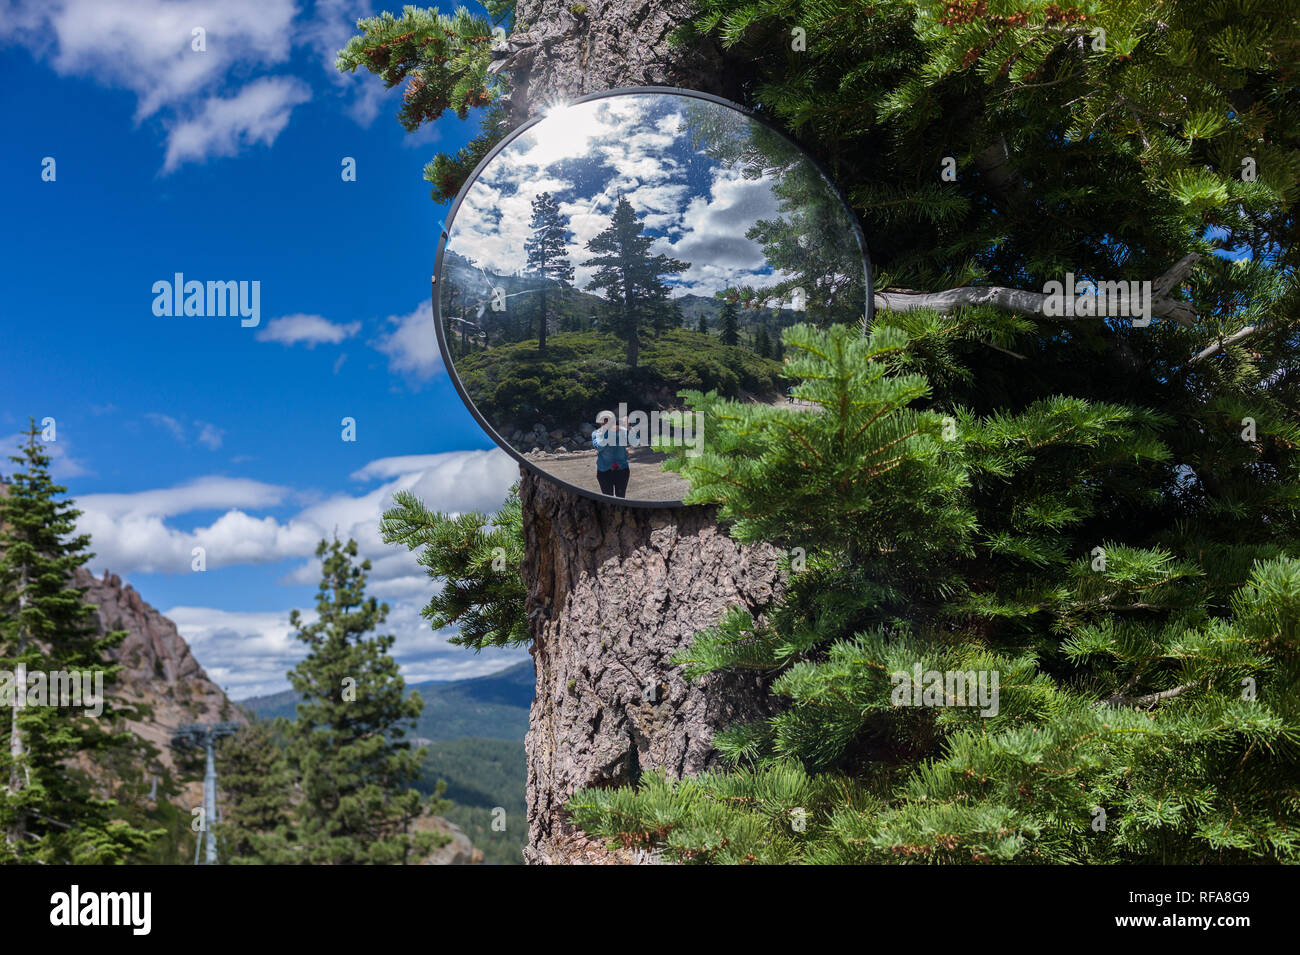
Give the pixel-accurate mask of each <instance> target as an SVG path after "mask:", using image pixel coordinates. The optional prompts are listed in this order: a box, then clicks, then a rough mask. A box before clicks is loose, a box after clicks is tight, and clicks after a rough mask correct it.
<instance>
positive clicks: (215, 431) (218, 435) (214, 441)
mask: <svg viewBox="0 0 1300 955" xmlns="http://www.w3.org/2000/svg"><path fill="white" fill-rule="evenodd" d="M194 424H195V426H196V427H198V429H199V436H198V439H197V440H198V442H199V444H201V445H203V446H204V447H205V448H209V449H211V450H213V451H215V450H217V449H218V448H219V447H221V441H222V438H224V437H225V434H226V432H225V431H223V430H222V429H220V428H218V427H217V426H216V425H215V424H209V423H208V422H206V421H196V422H194Z"/></svg>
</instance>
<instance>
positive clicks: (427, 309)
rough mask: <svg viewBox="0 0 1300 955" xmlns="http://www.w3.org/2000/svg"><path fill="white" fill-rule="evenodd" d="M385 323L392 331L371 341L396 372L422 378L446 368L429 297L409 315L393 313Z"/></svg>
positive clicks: (422, 379)
mask: <svg viewBox="0 0 1300 955" xmlns="http://www.w3.org/2000/svg"><path fill="white" fill-rule="evenodd" d="M384 324H385V325H386V326H387V328H388V331H386V332H385V333H384V334H383V335H381V336H380V337H379V338H378V339H377V340H375V341H374V342H372V343H371V344H372V345H373V346H374V347H375V348H376V349H378V350H379V351H381V352H383V353H384V354H385V355H387V356H388V367H389V368H390V369H391V370H392V371H395V372H398V373H401V374H405V375H409V376H411V377H412V378H414V379H417V380H421V381H427V380H428V379H430V378H432V377H433V376H434V375H436V374H437V373H438V372H440V371H442V355H441V354H440V353H439V352H438V335H437V332H436V331H435V328H434V323H433V300H432V299H425V300H424V301H423V302H421V303H420V304H419V305H417V306H416V307H415V311H413V312H411V313H409V314H407V315H390V316H389V317H388V318H387V319H385V322H384Z"/></svg>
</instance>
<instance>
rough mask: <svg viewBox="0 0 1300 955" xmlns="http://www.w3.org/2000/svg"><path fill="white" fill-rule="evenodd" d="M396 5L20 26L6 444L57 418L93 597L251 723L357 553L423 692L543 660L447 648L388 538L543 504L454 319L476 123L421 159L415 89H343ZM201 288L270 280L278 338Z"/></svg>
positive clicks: (280, 3)
mask: <svg viewBox="0 0 1300 955" xmlns="http://www.w3.org/2000/svg"><path fill="white" fill-rule="evenodd" d="M398 6H400V5H396V6H395V5H391V4H390V5H387V6H384V5H375V6H371V5H369V4H354V3H348V2H340V0H318V2H316V3H314V4H312V3H307V2H298V3H294V2H292V0H255V2H254V0H223V2H197V0H175V2H162V0H138V2H132V3H104V2H100V0H43V2H39V3H28V2H17V3H14V2H8V3H5V2H0V45H2V46H3V52H2V53H0V107H2V108H3V115H4V116H5V117H6V131H5V140H4V145H3V147H0V175H2V176H3V182H4V184H5V185H4V191H5V194H4V208H5V209H6V211H7V213H8V220H9V228H7V229H5V230H4V234H3V237H2V238H0V243H3V258H2V259H0V261H3V262H4V278H5V282H4V284H5V288H6V292H7V294H6V296H5V305H4V309H5V314H4V328H5V332H6V334H5V337H4V351H3V358H2V359H0V440H3V441H4V443H5V444H6V445H10V446H12V445H13V443H14V440H15V438H14V436H15V435H16V434H17V433H18V432H19V430H20V429H21V428H23V427H25V425H26V423H27V418H28V416H29V415H30V416H33V417H35V418H36V419H37V420H38V421H40V420H41V419H43V418H46V417H50V418H53V419H54V420H55V423H56V440H55V441H54V442H53V443H52V444H51V445H50V446H49V451H50V453H51V454H52V455H53V456H54V459H55V474H56V476H57V477H58V478H60V480H62V481H63V482H64V483H65V484H67V485H68V488H69V493H70V494H71V495H72V496H73V497H75V498H76V499H77V500H78V504H79V506H81V507H82V508H83V509H84V510H85V511H86V514H85V516H84V517H83V518H82V527H83V528H84V529H86V530H89V531H91V532H92V533H93V534H94V537H95V540H94V550H95V551H96V552H97V554H98V556H97V557H96V558H95V559H94V560H93V561H92V562H91V564H90V567H91V569H92V570H94V571H96V572H102V571H103V570H105V569H109V570H111V571H112V572H114V573H117V574H119V575H120V576H122V577H123V578H124V579H125V580H127V581H129V582H130V583H131V584H132V585H133V586H134V587H135V588H136V589H137V590H138V591H139V592H140V593H141V595H142V596H143V597H144V599H145V600H147V601H148V602H149V603H151V604H153V605H154V606H155V607H157V608H158V609H159V610H160V611H162V612H163V613H164V614H166V615H167V616H169V617H172V618H173V619H174V620H175V621H176V622H177V624H178V625H179V626H180V628H181V632H182V633H183V634H184V635H185V636H186V638H187V639H189V640H190V642H191V645H192V646H193V647H194V651H195V654H196V656H197V657H198V659H199V661H200V662H201V663H202V664H203V665H204V667H205V668H206V669H207V670H208V672H209V674H210V675H212V676H213V677H214V678H215V679H216V680H217V681H218V682H219V683H221V684H222V685H223V686H226V687H228V689H229V692H230V693H231V695H232V696H234V697H236V698H241V697H244V696H247V695H249V694H251V693H256V692H268V691H272V690H276V689H281V688H283V687H285V686H286V685H287V682H286V681H285V679H284V671H285V670H286V669H287V668H288V667H289V666H291V665H292V664H293V662H294V661H295V660H296V659H297V658H298V657H299V656H300V655H301V651H300V650H299V649H298V644H297V643H296V641H294V640H293V639H292V638H291V636H290V634H289V629H288V623H287V617H288V612H289V610H290V609H292V608H295V607H298V608H303V609H309V608H311V607H312V606H313V604H314V594H315V572H316V566H315V562H314V559H313V558H312V556H311V555H312V551H313V550H314V546H315V542H316V540H318V539H319V538H320V537H321V536H322V535H328V534H331V533H333V532H334V531H335V529H337V532H338V533H339V535H340V536H342V537H347V536H353V537H356V538H357V539H358V541H359V542H360V544H361V547H362V551H363V553H365V554H366V555H367V556H369V557H370V558H371V559H372V560H373V561H374V562H375V569H374V571H373V574H372V583H373V587H372V590H373V591H374V592H375V593H376V594H378V595H379V596H381V597H382V598H383V599H385V600H387V601H388V602H389V603H390V604H391V605H392V607H393V612H392V615H391V616H390V620H389V625H388V626H387V627H386V628H385V629H387V630H388V631H390V632H393V633H395V634H396V635H397V637H398V641H397V644H396V648H395V653H396V655H397V657H398V659H399V660H401V661H402V664H403V669H404V672H405V674H406V676H407V678H408V679H411V680H423V679H453V678H459V677H464V676H470V675H476V674H479V673H485V672H490V671H492V670H496V669H500V668H501V667H503V666H507V665H509V664H510V663H512V662H514V661H516V660H518V659H522V658H523V657H524V651H521V650H520V651H501V652H495V653H486V652H485V653H483V654H480V655H475V654H472V653H470V652H468V651H465V650H462V649H460V648H457V647H452V646H449V645H447V644H446V642H445V637H446V634H434V633H432V632H430V631H429V630H428V627H427V624H426V623H425V622H424V621H423V620H422V619H421V618H420V617H419V615H418V610H419V607H420V606H422V605H423V603H424V602H425V601H427V599H428V596H429V592H430V587H431V586H432V585H431V583H430V581H429V580H428V579H427V578H425V577H424V576H423V574H422V571H421V570H420V569H419V568H418V567H417V566H416V565H415V564H414V561H413V559H412V558H411V557H410V556H409V555H406V554H405V553H404V552H399V551H397V550H395V549H393V548H389V547H387V546H385V545H383V544H382V543H381V542H380V541H379V539H378V533H377V522H378V517H379V513H380V511H381V510H382V508H383V506H384V503H385V501H386V500H387V499H388V497H389V496H390V495H391V492H392V491H393V490H394V489H396V488H399V487H411V488H414V489H415V490H416V491H417V492H418V493H420V494H421V496H423V497H424V499H425V501H426V502H427V503H428V504H429V505H430V506H433V507H438V508H442V509H445V510H466V509H470V508H479V509H494V508H495V507H496V506H497V505H498V504H499V503H500V501H501V498H502V497H503V496H504V493H505V491H506V489H507V488H508V487H509V485H510V484H511V483H512V482H513V481H514V480H515V479H516V478H517V469H516V467H515V466H514V465H513V464H512V463H511V462H510V461H509V459H508V458H506V456H505V455H504V454H502V453H501V452H500V451H497V450H493V449H492V445H491V443H490V441H489V440H488V439H487V437H486V436H485V435H484V434H483V433H482V432H481V430H480V429H479V428H478V426H477V425H476V424H475V423H474V421H473V419H472V418H471V417H470V415H469V413H468V412H467V411H465V410H464V408H463V407H462V405H461V404H460V401H459V399H458V398H457V397H456V394H455V391H454V389H453V388H452V387H451V384H450V382H449V380H448V378H447V376H446V374H445V373H444V371H443V369H442V366H441V362H440V360H439V358H438V353H437V344H436V339H435V336H434V331H433V324H432V315H431V313H430V306H429V294H430V283H429V279H430V275H431V273H432V270H433V259H434V250H435V237H436V233H437V228H438V222H439V221H440V220H441V218H442V216H443V215H444V214H445V210H444V209H443V208H441V207H439V206H437V205H435V204H434V203H433V202H432V201H431V200H430V199H429V186H428V183H426V182H424V180H423V178H422V176H421V172H422V169H423V166H424V164H425V163H426V162H427V161H428V160H429V159H430V158H431V157H432V155H433V154H434V153H435V152H437V151H440V150H451V149H455V148H457V147H459V146H460V145H461V144H463V143H464V142H465V141H466V140H467V139H468V138H469V137H470V136H471V135H473V134H474V132H475V130H476V123H475V122H474V121H473V119H472V118H471V120H470V121H468V122H461V121H459V120H457V119H456V117H455V116H454V115H448V116H445V117H444V118H443V119H441V120H440V121H439V122H438V123H437V124H436V125H435V126H434V127H432V129H426V130H422V131H421V132H420V133H417V134H408V133H406V132H404V131H403V130H402V128H401V127H400V126H399V125H398V123H397V121H396V119H395V118H394V117H395V114H396V112H397V108H398V104H399V102H400V95H401V93H400V90H393V91H388V92H385V91H384V90H383V84H382V82H381V81H380V80H379V79H378V78H376V77H373V76H370V75H368V74H367V75H365V76H357V77H343V76H340V75H338V74H337V73H336V72H335V71H334V70H333V67H332V63H333V59H334V56H333V54H334V52H335V51H336V50H337V49H338V48H339V46H341V45H342V44H343V43H344V42H346V40H347V39H348V37H349V36H351V35H352V33H353V32H354V30H353V26H354V23H355V20H356V18H357V17H358V16H370V15H373V14H375V13H377V12H379V11H380V10H382V9H394V10H396V9H397V7H398ZM196 27H199V28H202V29H203V30H204V31H205V36H204V38H205V43H206V50H204V51H196V50H194V49H193V48H192V47H193V30H194V28H196ZM47 157H49V158H52V159H53V160H54V173H55V178H54V180H53V181H44V180H43V179H42V171H43V169H44V168H48V165H49V164H48V163H46V162H45V160H46V158H47ZM344 157H352V158H353V159H355V162H356V181H354V182H345V181H344V180H343V178H342V176H341V171H342V161H343V159H344ZM177 272H180V273H183V274H184V276H185V278H186V279H187V280H198V281H200V282H207V281H242V282H250V283H251V282H253V281H257V282H259V283H260V321H259V324H258V325H257V327H242V326H241V321H240V318H239V317H237V316H234V317H232V316H224V317H202V316H194V315H191V316H171V317H167V316H161V317H160V316H157V315H155V314H154V309H153V304H154V298H155V296H154V293H153V291H152V288H153V286H154V283H156V282H159V281H168V282H170V281H172V279H173V275H174V274H175V273H177ZM345 417H351V418H353V419H355V421H356V440H355V441H350V442H349V441H344V440H342V432H343V426H342V424H341V422H342V419H343V418H345ZM7 465H8V462H7V461H6V462H4V463H3V464H0V472H4V471H7V470H8V467H7ZM195 546H202V547H204V548H205V551H206V561H207V568H208V569H207V570H206V571H204V572H194V571H192V570H191V560H192V558H191V553H192V549H193V547H195Z"/></svg>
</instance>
